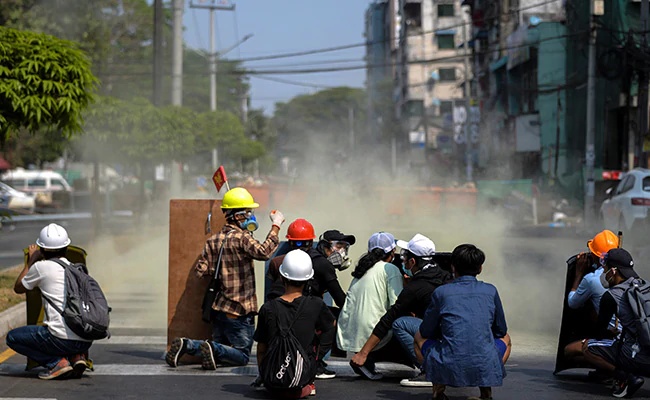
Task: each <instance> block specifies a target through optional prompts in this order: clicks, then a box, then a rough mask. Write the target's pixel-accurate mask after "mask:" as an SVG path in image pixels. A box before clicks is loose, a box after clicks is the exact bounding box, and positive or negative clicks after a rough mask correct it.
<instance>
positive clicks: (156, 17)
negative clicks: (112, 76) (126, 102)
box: [153, 0, 163, 107]
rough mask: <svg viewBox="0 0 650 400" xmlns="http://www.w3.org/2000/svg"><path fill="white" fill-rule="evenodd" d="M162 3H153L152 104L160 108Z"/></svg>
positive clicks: (157, 0) (156, 1)
mask: <svg viewBox="0 0 650 400" xmlns="http://www.w3.org/2000/svg"><path fill="white" fill-rule="evenodd" d="M162 44H163V2H162V0H154V3H153V104H154V105H155V106H156V107H160V106H162V77H163V74H162V69H163V68H162V67H163V48H162Z"/></svg>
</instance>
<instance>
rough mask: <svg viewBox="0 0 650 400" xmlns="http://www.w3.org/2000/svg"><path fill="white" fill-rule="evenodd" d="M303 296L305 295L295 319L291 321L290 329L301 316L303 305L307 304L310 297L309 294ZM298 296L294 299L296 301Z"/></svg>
mask: <svg viewBox="0 0 650 400" xmlns="http://www.w3.org/2000/svg"><path fill="white" fill-rule="evenodd" d="M302 297H303V299H302V301H301V302H300V305H299V306H298V310H297V311H296V315H294V317H293V321H291V324H290V325H289V330H291V328H293V324H295V323H296V321H297V320H298V317H300V312H301V311H302V307H303V306H304V305H305V302H306V301H307V300H308V299H309V296H302ZM298 298H299V297H297V298H296V299H294V301H296V300H297V299H298Z"/></svg>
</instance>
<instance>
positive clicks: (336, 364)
mask: <svg viewBox="0 0 650 400" xmlns="http://www.w3.org/2000/svg"><path fill="white" fill-rule="evenodd" d="M327 365H328V368H329V369H331V370H333V371H335V372H336V374H337V376H345V377H351V376H356V374H355V373H354V371H352V368H350V365H349V364H348V361H330V362H328V363H327ZM376 368H377V371H378V372H381V373H382V374H384V375H390V376H402V377H411V376H413V375H414V374H415V370H413V369H411V368H408V367H406V366H402V365H398V364H391V363H378V364H377V366H376ZM37 371H40V369H35V370H33V371H30V372H26V371H25V366H24V365H22V364H3V365H0V376H3V375H4V376H20V375H33V374H35V373H37ZM86 374H88V375H89V376H93V375H97V376H251V377H255V376H257V366H256V365H254V364H249V365H247V366H245V367H221V368H219V369H217V370H216V371H206V370H203V369H202V368H201V366H200V365H198V364H194V365H181V366H180V367H178V368H170V367H169V366H167V365H166V364H164V363H161V364H96V365H95V371H94V372H86ZM0 400H2V399H0Z"/></svg>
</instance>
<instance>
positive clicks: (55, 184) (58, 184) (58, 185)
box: [52, 179, 65, 190]
mask: <svg viewBox="0 0 650 400" xmlns="http://www.w3.org/2000/svg"><path fill="white" fill-rule="evenodd" d="M52 189H60V190H63V189H65V184H64V183H63V181H61V179H52Z"/></svg>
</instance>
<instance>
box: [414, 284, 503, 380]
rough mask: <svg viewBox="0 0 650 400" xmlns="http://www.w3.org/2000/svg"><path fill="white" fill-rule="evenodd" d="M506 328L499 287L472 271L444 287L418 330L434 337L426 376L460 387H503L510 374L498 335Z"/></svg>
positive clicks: (500, 336) (427, 336)
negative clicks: (473, 273)
mask: <svg viewBox="0 0 650 400" xmlns="http://www.w3.org/2000/svg"><path fill="white" fill-rule="evenodd" d="M506 333H507V326H506V319H505V315H504V313H503V307H502V306H501V299H500V298H499V293H498V292H497V289H496V288H495V287H494V286H492V285H490V284H489V283H484V282H479V281H478V280H477V279H476V278H475V277H473V276H461V277H460V278H457V279H456V280H454V281H453V282H451V283H449V284H447V285H443V286H440V287H439V288H437V289H436V290H435V291H434V292H433V295H432V296H431V304H429V308H427V311H426V313H425V315H424V319H423V321H422V325H420V334H421V335H422V336H423V337H425V338H429V339H434V343H433V345H432V346H431V347H430V348H431V350H430V351H429V353H428V354H427V355H425V360H424V367H425V371H426V373H427V379H428V380H429V381H431V382H433V383H438V384H444V385H449V386H456V387H476V386H501V385H502V384H503V378H504V377H505V375H506V371H505V368H504V366H503V363H502V361H501V357H500V355H499V352H498V350H497V348H496V345H495V343H494V338H502V337H504V336H505V335H506Z"/></svg>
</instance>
